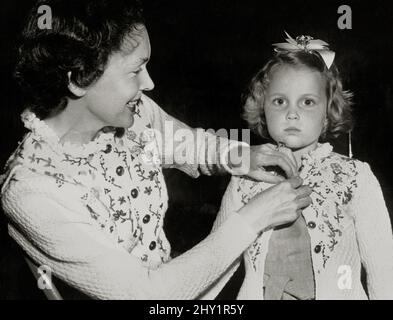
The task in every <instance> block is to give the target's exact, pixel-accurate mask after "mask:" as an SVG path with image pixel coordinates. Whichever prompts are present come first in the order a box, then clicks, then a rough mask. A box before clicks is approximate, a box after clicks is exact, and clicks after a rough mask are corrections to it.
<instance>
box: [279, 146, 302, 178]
mask: <svg viewBox="0 0 393 320" xmlns="http://www.w3.org/2000/svg"><path fill="white" fill-rule="evenodd" d="M278 151H279V152H282V153H284V154H285V155H286V156H287V157H288V158H289V159H290V160H291V162H292V163H293V164H294V165H295V168H296V172H298V170H299V166H298V163H297V161H296V158H295V156H294V155H293V152H292V150H291V149H289V148H287V147H278Z"/></svg>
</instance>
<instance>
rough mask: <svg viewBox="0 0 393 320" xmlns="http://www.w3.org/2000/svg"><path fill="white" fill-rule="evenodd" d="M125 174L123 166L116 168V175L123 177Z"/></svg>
mask: <svg viewBox="0 0 393 320" xmlns="http://www.w3.org/2000/svg"><path fill="white" fill-rule="evenodd" d="M123 173H124V168H123V167H122V166H118V167H117V168H116V174H117V175H118V176H122V175H123Z"/></svg>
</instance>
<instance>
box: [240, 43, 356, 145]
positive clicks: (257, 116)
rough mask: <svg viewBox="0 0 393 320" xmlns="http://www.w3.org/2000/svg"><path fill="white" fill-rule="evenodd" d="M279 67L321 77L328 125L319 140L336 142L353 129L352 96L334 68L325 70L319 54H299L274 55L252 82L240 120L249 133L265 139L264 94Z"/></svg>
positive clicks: (284, 53)
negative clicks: (313, 72)
mask: <svg viewBox="0 0 393 320" xmlns="http://www.w3.org/2000/svg"><path fill="white" fill-rule="evenodd" d="M278 66H290V67H294V68H309V69H311V70H314V71H318V72H320V73H321V75H322V77H323V78H324V80H325V84H326V97H327V100H328V103H327V116H326V118H327V125H326V127H325V128H324V130H323V132H322V135H321V138H322V139H327V138H336V137H337V136H338V135H340V134H341V133H347V132H349V131H350V130H351V129H352V127H353V119H352V114H351V106H352V93H351V92H349V91H345V90H343V86H342V82H341V79H340V74H339V71H338V69H337V67H336V65H335V64H334V63H333V64H332V65H331V67H330V68H329V69H328V68H327V67H326V64H325V62H324V61H323V59H322V57H321V56H320V55H319V53H317V52H306V51H300V50H299V51H293V52H292V51H291V52H289V51H280V52H277V53H276V54H275V55H274V56H273V58H272V59H270V60H269V61H268V62H267V63H266V64H265V66H264V67H263V68H262V69H261V70H259V71H258V73H257V74H256V75H255V76H254V77H253V79H252V80H251V83H250V85H249V88H248V91H247V92H246V94H245V95H244V96H243V99H244V101H245V102H244V107H243V109H244V112H243V118H244V119H245V120H246V121H247V122H248V125H249V127H250V129H251V130H253V131H254V132H255V133H257V134H258V135H260V136H262V137H265V138H267V137H268V131H267V125H266V118H265V111H264V103H265V92H266V89H267V87H268V85H269V82H270V77H271V73H272V70H273V69H274V68H276V67H278Z"/></svg>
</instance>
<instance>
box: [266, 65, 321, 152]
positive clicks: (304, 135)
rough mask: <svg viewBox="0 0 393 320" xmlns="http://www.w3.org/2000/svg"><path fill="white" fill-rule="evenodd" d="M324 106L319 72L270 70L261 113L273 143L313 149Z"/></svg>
mask: <svg viewBox="0 0 393 320" xmlns="http://www.w3.org/2000/svg"><path fill="white" fill-rule="evenodd" d="M326 107H327V97H326V90H325V80H324V79H323V78H322V75H321V74H320V73H319V72H317V71H313V70H311V69H308V68H305V67H303V68H294V67H291V66H286V65H284V66H278V67H276V68H274V69H273V70H272V72H271V75H270V82H269V85H268V88H267V90H266V97H265V103H264V111H265V116H266V123H267V128H268V131H269V134H270V136H271V137H272V138H273V140H275V141H276V142H283V143H284V144H285V145H286V146H287V147H288V148H291V149H292V150H299V149H305V151H311V150H313V149H315V147H316V145H317V143H318V139H319V136H320V135H321V133H322V130H323V127H324V123H325V119H326Z"/></svg>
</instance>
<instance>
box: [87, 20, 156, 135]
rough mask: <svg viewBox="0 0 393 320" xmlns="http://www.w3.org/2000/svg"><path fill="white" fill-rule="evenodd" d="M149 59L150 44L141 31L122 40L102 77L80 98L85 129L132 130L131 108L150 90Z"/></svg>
mask: <svg viewBox="0 0 393 320" xmlns="http://www.w3.org/2000/svg"><path fill="white" fill-rule="evenodd" d="M149 58H150V42H149V36H148V33H147V30H146V29H145V27H142V29H140V30H139V31H133V33H132V34H129V35H128V36H126V38H125V40H124V42H123V46H122V50H121V51H120V52H115V53H113V54H112V55H111V56H110V58H109V61H108V64H107V67H106V69H105V71H104V73H103V75H102V76H101V77H100V78H99V79H98V81H97V82H95V83H94V84H93V85H91V86H90V87H89V88H88V89H87V91H86V94H85V95H84V97H83V98H82V99H84V106H85V108H86V111H87V114H88V116H87V117H86V118H87V120H88V121H87V122H88V123H86V125H87V126H89V127H91V128H93V127H95V129H97V130H99V129H101V128H102V127H105V126H113V127H123V128H128V127H130V126H132V124H133V123H134V118H133V112H132V107H133V106H134V105H135V104H137V103H138V102H139V101H140V100H139V99H140V97H141V94H142V92H143V91H145V90H151V89H153V87H154V84H153V81H152V80H151V79H150V76H149V73H148V72H147V69H146V64H147V62H148V61H149ZM134 107H135V106H134Z"/></svg>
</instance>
